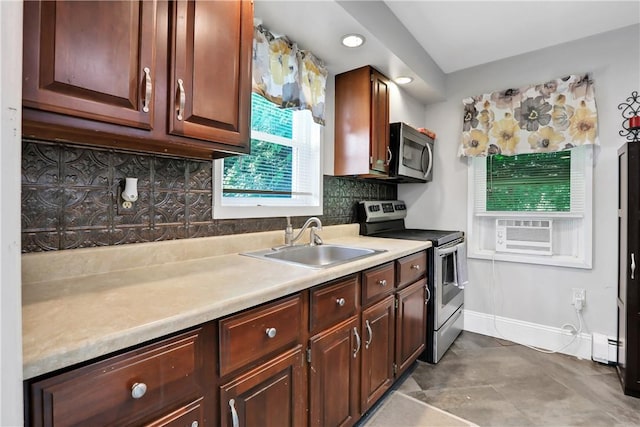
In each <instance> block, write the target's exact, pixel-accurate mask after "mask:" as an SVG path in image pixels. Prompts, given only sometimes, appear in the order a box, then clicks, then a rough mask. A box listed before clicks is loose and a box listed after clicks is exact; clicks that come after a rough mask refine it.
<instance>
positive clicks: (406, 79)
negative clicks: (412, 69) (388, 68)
mask: <svg viewBox="0 0 640 427" xmlns="http://www.w3.org/2000/svg"><path fill="white" fill-rule="evenodd" d="M393 81H394V82H396V83H397V84H399V85H406V84H408V83H411V82H412V81H413V77H408V76H402V77H396V78H395V79H394V80H393Z"/></svg>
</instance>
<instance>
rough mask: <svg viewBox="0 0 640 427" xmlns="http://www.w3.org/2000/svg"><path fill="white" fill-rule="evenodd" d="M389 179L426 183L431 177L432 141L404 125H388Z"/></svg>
mask: <svg viewBox="0 0 640 427" xmlns="http://www.w3.org/2000/svg"><path fill="white" fill-rule="evenodd" d="M389 136H390V140H389V149H390V150H391V159H390V161H389V177H390V178H391V179H392V180H394V181H395V182H400V183H402V182H428V181H431V179H432V177H433V139H431V138H430V137H428V136H427V135H425V134H424V133H422V132H419V131H418V130H416V129H414V128H412V127H411V126H409V125H407V124H406V123H400V122H398V123H391V124H390V125H389Z"/></svg>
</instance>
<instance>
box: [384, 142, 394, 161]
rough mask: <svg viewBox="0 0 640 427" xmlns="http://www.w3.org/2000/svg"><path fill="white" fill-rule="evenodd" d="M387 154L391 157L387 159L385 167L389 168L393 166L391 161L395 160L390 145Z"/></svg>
mask: <svg viewBox="0 0 640 427" xmlns="http://www.w3.org/2000/svg"><path fill="white" fill-rule="evenodd" d="M387 154H388V155H389V157H388V158H387V161H386V162H385V165H387V166H389V165H390V164H391V159H392V158H393V153H391V148H389V146H388V145H387Z"/></svg>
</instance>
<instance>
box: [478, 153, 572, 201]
mask: <svg viewBox="0 0 640 427" xmlns="http://www.w3.org/2000/svg"><path fill="white" fill-rule="evenodd" d="M486 184H487V193H486V194H487V202H486V203H487V204H486V210H487V211H494V212H495V211H499V212H569V211H570V210H571V153H570V152H569V151H557V152H553V153H531V154H520V155H517V156H502V155H494V156H490V157H488V158H487V183H486Z"/></svg>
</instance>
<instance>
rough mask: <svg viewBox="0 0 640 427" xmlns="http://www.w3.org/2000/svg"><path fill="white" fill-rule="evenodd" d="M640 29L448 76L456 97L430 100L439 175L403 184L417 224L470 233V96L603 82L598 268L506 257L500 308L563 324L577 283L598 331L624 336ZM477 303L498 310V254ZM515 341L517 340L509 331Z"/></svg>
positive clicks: (475, 270)
mask: <svg viewBox="0 0 640 427" xmlns="http://www.w3.org/2000/svg"><path fill="white" fill-rule="evenodd" d="M638 40H640V26H638V25H635V26H631V27H626V28H623V29H621V30H617V31H613V32H609V33H604V34H600V35H597V36H593V37H589V38H586V39H582V40H578V41H574V42H570V43H566V44H562V45H558V46H554V47H551V48H546V49H542V50H539V51H536V52H533V53H529V54H524V55H520V56H517V57H512V58H508V59H505V60H500V61H496V62H493V63H489V64H485V65H481V66H477V67H474V68H470V69H467V70H462V71H459V72H456V73H452V74H449V75H448V76H447V82H446V86H447V94H446V98H447V101H445V102H442V103H438V104H433V105H430V106H427V110H426V126H427V127H429V128H431V129H433V130H434V131H435V132H436V133H437V134H438V136H437V139H436V142H435V150H436V158H437V160H436V163H435V166H434V181H433V182H432V183H429V184H427V185H421V184H410V185H400V186H399V191H398V193H399V197H400V198H402V199H404V200H405V201H406V202H407V203H408V204H409V207H410V208H409V211H408V212H409V216H408V218H407V224H408V225H409V226H415V227H433V228H441V229H461V230H465V229H466V225H467V163H466V160H465V159H459V158H458V157H457V156H456V154H457V148H458V144H459V141H460V135H461V132H462V111H463V109H462V99H463V98H465V97H467V96H472V95H478V94H482V93H486V92H490V91H494V90H503V89H507V88H510V87H518V86H521V85H525V84H535V83H541V82H545V81H547V80H549V79H552V78H557V77H561V76H564V75H567V74H574V73H584V72H589V73H592V77H593V79H594V80H595V90H596V103H597V106H598V116H599V118H598V126H599V138H600V142H601V146H600V147H599V148H598V149H597V150H596V155H595V169H594V193H593V194H594V203H593V205H594V206H593V209H594V211H593V212H594V216H593V223H594V239H593V269H592V270H581V269H574V268H561V267H547V266H539V265H530V264H518V263H508V262H496V265H495V271H496V274H495V276H496V286H495V291H496V293H495V295H496V299H497V304H496V310H495V311H496V314H497V315H498V316H504V317H506V318H509V319H515V320H518V321H524V322H532V323H534V324H538V325H547V326H551V327H557V328H560V327H561V325H562V324H563V323H565V322H574V323H576V317H575V314H574V312H573V309H572V306H571V305H570V299H571V288H572V287H581V288H585V289H586V291H587V298H586V307H585V309H584V311H583V314H584V319H585V321H586V326H587V328H588V332H599V333H604V334H607V335H609V336H615V335H616V333H617V320H616V319H617V318H616V316H617V314H616V281H617V268H616V266H617V172H618V164H617V153H616V152H617V149H618V148H619V147H620V146H621V145H622V144H623V143H624V138H622V137H621V136H619V134H618V131H619V130H620V129H621V123H622V118H621V115H620V111H619V110H618V108H617V106H618V104H619V103H621V102H623V101H625V100H626V98H627V97H629V96H630V94H631V92H632V91H633V90H638V84H639V82H640V52H639V50H638ZM469 270H470V272H469V273H470V282H471V284H470V286H469V287H468V288H467V291H466V295H465V305H466V307H465V308H466V309H467V310H472V311H475V312H479V313H485V314H493V309H492V296H493V295H494V294H493V288H492V280H491V278H492V265H491V261H483V260H469ZM507 338H514V337H507Z"/></svg>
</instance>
